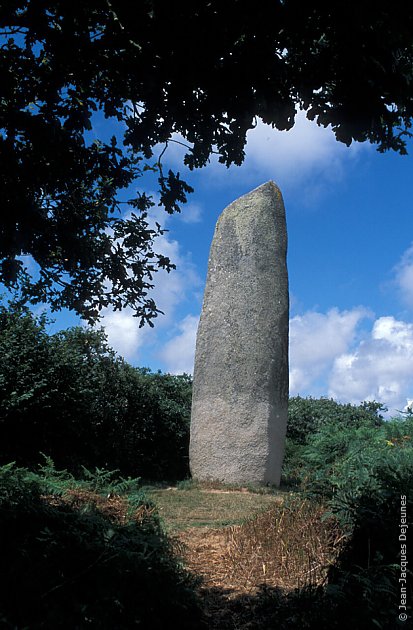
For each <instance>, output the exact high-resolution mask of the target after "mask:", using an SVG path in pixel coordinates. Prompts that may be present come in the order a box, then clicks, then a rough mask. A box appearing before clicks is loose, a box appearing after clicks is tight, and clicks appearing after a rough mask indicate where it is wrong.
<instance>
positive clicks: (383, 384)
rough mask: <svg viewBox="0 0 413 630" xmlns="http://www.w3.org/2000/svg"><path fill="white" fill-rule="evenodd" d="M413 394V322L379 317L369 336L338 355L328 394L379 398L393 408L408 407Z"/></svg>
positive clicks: (353, 398) (341, 397)
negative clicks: (348, 350) (350, 349)
mask: <svg viewBox="0 0 413 630" xmlns="http://www.w3.org/2000/svg"><path fill="white" fill-rule="evenodd" d="M412 394H413V324H410V323H407V322H404V321H399V320H396V319H395V318H394V317H380V318H379V319H377V320H376V321H375V322H374V325H373V327H372V330H371V333H370V336H369V338H368V339H365V340H363V341H362V342H361V343H360V344H359V345H358V347H357V348H355V349H353V350H352V351H350V352H347V353H343V354H342V355H340V356H338V357H337V358H336V360H335V362H334V366H333V370H332V373H331V377H330V382H329V395H331V396H332V397H333V398H337V399H339V400H347V401H350V402H360V400H378V401H380V402H383V403H384V404H385V405H387V406H388V407H389V409H390V410H392V411H393V412H394V411H395V410H397V409H403V408H405V406H406V404H407V403H408V401H409V400H411V398H412Z"/></svg>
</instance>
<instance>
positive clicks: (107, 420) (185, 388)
mask: <svg viewBox="0 0 413 630" xmlns="http://www.w3.org/2000/svg"><path fill="white" fill-rule="evenodd" d="M46 326H47V321H46V319H45V318H44V317H40V318H36V317H34V316H33V315H32V313H31V312H30V311H29V310H27V309H21V308H19V307H16V306H13V305H12V306H11V307H10V308H9V309H6V308H5V307H4V306H2V307H0V462H3V463H4V462H8V461H11V460H15V461H16V462H17V463H18V464H19V465H22V466H33V465H36V464H37V463H38V462H39V461H40V458H41V456H40V452H44V453H46V454H48V455H50V456H51V457H52V458H53V459H54V461H55V462H56V464H57V466H59V467H61V468H68V469H69V470H70V471H72V472H76V473H77V474H79V473H80V472H81V470H82V466H86V467H87V468H94V467H101V468H118V469H119V470H120V471H121V473H122V474H124V475H133V476H136V475H138V476H143V477H148V478H149V477H151V478H154V479H174V478H180V477H181V478H184V477H185V476H187V475H188V472H189V470H188V456H187V452H188V443H189V418H190V406H191V379H190V377H189V376H186V375H183V376H171V375H169V374H161V373H157V374H152V373H151V372H150V371H149V370H147V369H140V368H134V367H132V366H130V365H128V364H127V363H126V362H125V361H124V360H123V359H121V358H119V357H117V356H116V354H115V352H114V351H113V350H112V349H111V348H110V347H109V346H108V344H107V340H106V337H105V335H104V333H103V331H101V330H100V331H99V330H90V329H85V328H81V327H75V328H72V329H69V330H66V331H63V332H60V333H57V334H55V335H52V336H49V335H47V332H46Z"/></svg>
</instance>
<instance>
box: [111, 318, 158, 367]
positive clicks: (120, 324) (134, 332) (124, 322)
mask: <svg viewBox="0 0 413 630" xmlns="http://www.w3.org/2000/svg"><path fill="white" fill-rule="evenodd" d="M102 325H103V327H104V328H105V332H106V334H107V337H108V341H109V345H110V346H111V347H112V348H113V349H114V350H116V352H117V353H118V354H120V355H121V356H122V357H124V358H125V359H127V360H131V359H133V358H134V357H136V355H137V353H138V351H139V349H140V348H141V346H142V345H143V344H144V343H145V339H146V338H147V337H148V334H149V333H150V329H148V327H144V328H139V320H138V319H137V318H136V317H133V311H132V310H131V309H124V310H122V311H116V312H114V311H109V310H107V311H106V312H105V313H104V316H103V319H102Z"/></svg>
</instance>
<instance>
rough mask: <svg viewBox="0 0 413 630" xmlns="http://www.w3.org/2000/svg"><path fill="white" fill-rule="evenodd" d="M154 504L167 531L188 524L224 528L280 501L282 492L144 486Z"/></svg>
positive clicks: (188, 525) (182, 527) (187, 526)
mask: <svg viewBox="0 0 413 630" xmlns="http://www.w3.org/2000/svg"><path fill="white" fill-rule="evenodd" d="M145 492H146V494H147V495H148V497H149V498H150V499H152V501H153V502H154V503H155V504H156V505H157V507H158V510H159V514H160V516H161V517H162V519H163V520H164V523H165V525H166V527H167V529H168V530H175V531H176V530H183V529H188V528H191V527H224V526H226V525H238V524H240V523H242V522H244V521H245V519H247V518H250V517H251V516H253V515H254V514H257V513H258V512H261V511H263V510H265V509H267V508H269V507H270V506H271V505H273V504H274V503H275V502H277V501H280V497H281V496H282V493H280V492H272V493H271V494H258V493H252V492H248V491H240V490H232V489H231V490H223V489H212V488H209V489H203V488H199V487H196V486H195V487H193V488H188V489H181V488H176V487H174V488H159V487H154V486H147V487H145Z"/></svg>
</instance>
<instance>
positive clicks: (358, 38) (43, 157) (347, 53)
mask: <svg viewBox="0 0 413 630" xmlns="http://www.w3.org/2000/svg"><path fill="white" fill-rule="evenodd" d="M0 77H1V82H0V166H1V172H2V178H1V182H0V201H1V211H2V221H1V225H0V281H1V282H3V283H4V284H5V285H6V286H7V287H15V286H17V285H18V286H19V287H20V289H21V293H22V296H23V299H27V300H31V301H32V302H34V303H36V302H48V303H49V304H50V305H51V307H52V309H53V310H56V309H59V308H61V307H68V308H70V309H73V310H75V311H76V312H77V313H79V314H80V315H82V316H83V317H84V318H86V319H87V320H89V321H90V322H93V321H95V320H96V319H97V318H98V316H99V312H100V310H101V309H102V308H104V307H106V306H112V307H113V308H115V309H120V308H123V307H125V306H128V305H129V306H131V307H132V308H133V309H134V311H135V314H136V316H137V317H139V318H140V321H141V324H143V323H144V322H145V321H147V322H149V323H151V320H152V319H153V317H156V315H157V313H158V312H159V311H158V310H157V307H156V305H155V303H154V302H153V300H152V299H151V298H150V293H149V294H148V290H149V289H150V287H151V286H152V282H153V275H154V273H155V272H156V271H157V270H158V269H160V268H164V269H166V270H168V271H169V270H170V269H171V268H173V262H172V261H170V260H169V259H168V258H167V257H165V256H163V255H162V254H160V253H156V252H155V250H154V244H155V243H156V237H157V236H158V235H159V234H161V233H162V229H161V227H160V226H159V225H158V224H157V225H156V227H155V228H153V227H151V224H150V223H149V222H148V215H147V212H148V210H149V209H150V207H151V205H153V204H154V201H153V199H152V198H151V197H150V196H148V195H147V194H145V191H144V190H142V186H141V187H140V188H139V187H138V181H139V179H140V178H141V177H142V176H143V175H144V173H145V172H146V171H148V170H149V171H153V172H154V173H156V176H157V180H158V185H159V186H158V187H159V202H160V205H162V206H163V207H164V208H165V210H166V211H167V212H169V213H173V212H175V211H179V207H180V204H182V203H184V202H185V201H186V196H187V194H188V193H190V192H191V191H192V189H191V187H190V186H189V185H188V184H187V183H185V182H184V181H183V180H182V179H181V177H180V174H179V173H174V172H172V171H168V172H164V169H163V168H162V154H163V151H164V149H165V148H166V147H167V146H168V143H170V142H171V141H174V140H176V136H174V134H180V135H181V137H182V138H183V139H184V141H185V143H187V146H188V148H187V152H186V154H185V156H184V160H183V161H184V164H185V165H186V166H188V167H189V168H190V169H193V168H197V167H202V166H204V165H205V164H206V163H207V162H208V160H209V158H210V156H211V154H212V152H215V153H217V154H218V156H219V158H218V159H219V161H220V162H222V163H223V164H225V165H226V166H229V165H231V164H241V163H242V161H243V159H244V147H245V142H246V133H247V131H248V130H249V129H251V128H253V127H254V125H255V124H256V120H257V117H259V118H261V119H262V120H263V121H264V122H265V123H268V124H269V125H272V126H273V127H275V128H277V129H280V130H288V129H290V128H292V127H293V125H294V120H295V115H296V112H297V110H298V109H300V108H301V109H304V110H306V112H307V117H308V118H310V119H314V120H315V121H316V122H317V123H318V124H320V125H324V126H327V125H331V126H332V129H333V131H334V133H335V135H336V138H337V140H338V141H340V142H344V143H345V144H347V145H349V144H351V142H352V141H354V140H355V141H370V142H372V143H375V144H376V145H377V148H378V150H379V151H386V150H389V149H391V150H394V151H397V152H399V153H401V154H403V153H405V152H406V137H407V136H410V135H411V134H410V128H411V119H412V116H413V11H412V10H411V7H410V3H408V2H406V1H404V0H395V1H393V2H392V3H384V4H382V5H380V6H378V5H377V4H376V3H374V2H372V1H368V0H359V1H358V2H355V1H346V2H344V0H341V1H339V2H332V3H327V4H326V3H322V2H320V1H319V0H316V1H313V2H307V3H302V2H299V1H298V0H263V2H261V3H260V5H259V7H257V6H256V5H254V4H253V3H245V2H241V0H228V1H227V2H219V1H218V0H211V1H202V2H197V3H191V2H189V1H186V0H177V2H174V3H169V2H162V1H161V0H140V1H139V2H135V3H130V2H127V0H90V1H88V2H86V3H76V2H71V1H69V0H57V1H56V0H54V1H53V2H52V1H51V0H13V1H10V0H6V1H5V2H2V3H1V6H0ZM102 117H104V118H106V119H108V120H109V122H110V123H111V125H110V129H111V130H113V132H112V131H111V134H109V136H110V135H111V137H108V133H107V131H105V127H104V126H103V125H102ZM132 185H133V188H132ZM25 255H29V256H32V258H33V259H34V261H35V263H37V266H38V267H37V270H36V271H35V273H34V274H30V273H29V271H28V269H27V268H26V266H25V264H24V262H23V260H24V259H23V260H22V257H23V256H25Z"/></svg>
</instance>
